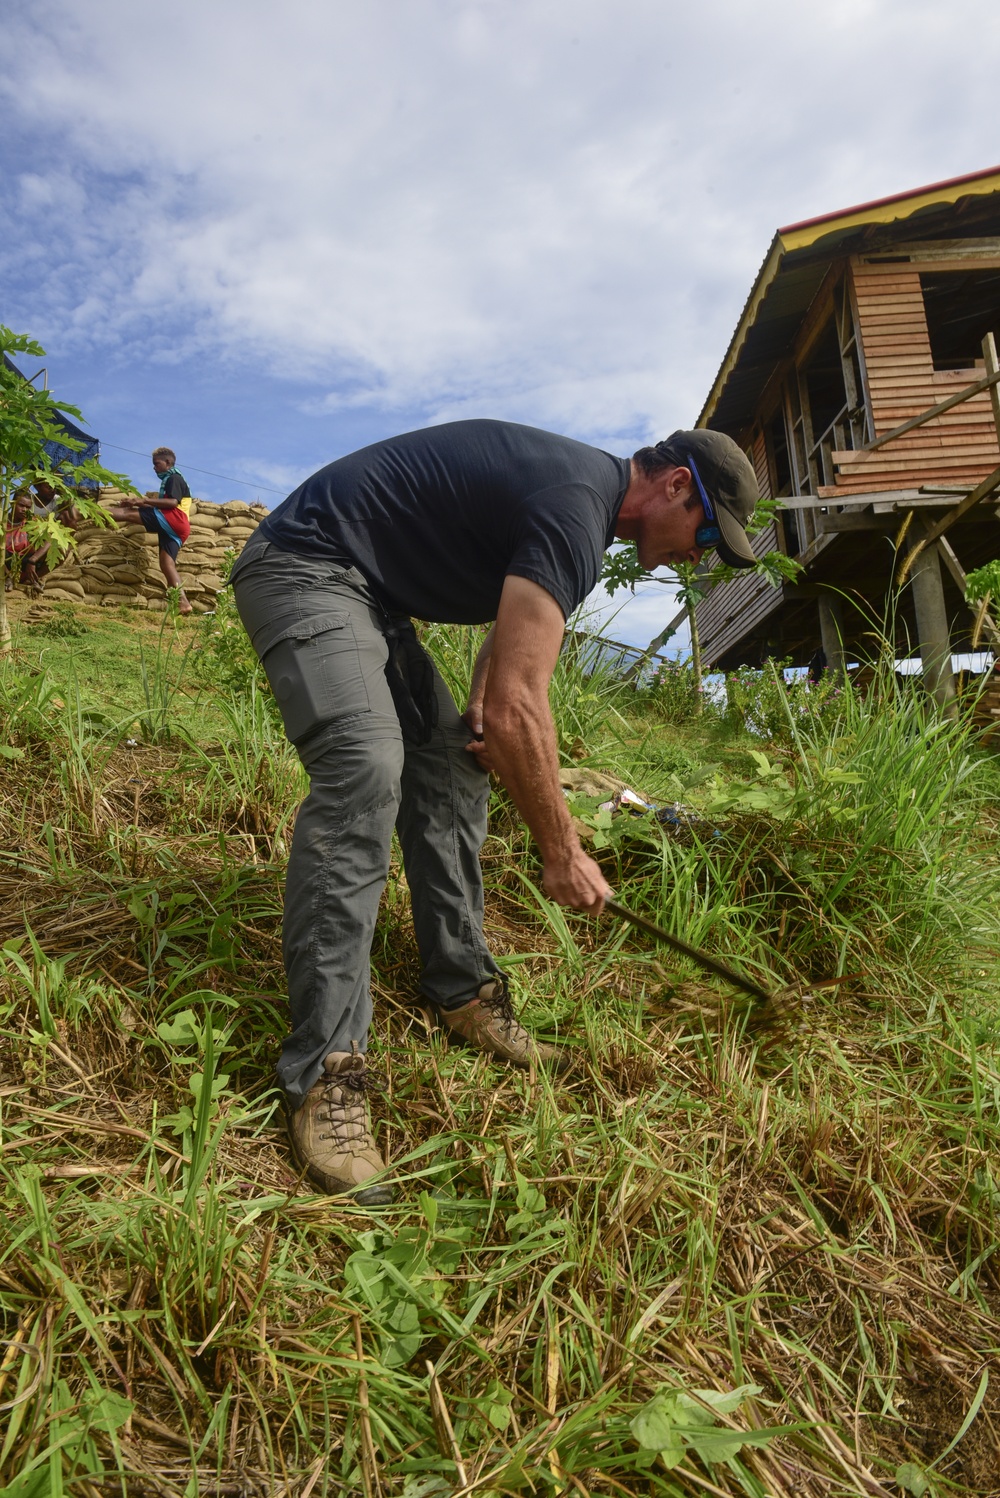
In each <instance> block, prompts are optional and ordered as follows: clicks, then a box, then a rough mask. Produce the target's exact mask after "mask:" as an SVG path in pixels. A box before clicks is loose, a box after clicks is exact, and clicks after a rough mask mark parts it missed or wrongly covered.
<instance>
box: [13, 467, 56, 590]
mask: <svg viewBox="0 0 1000 1498" xmlns="http://www.w3.org/2000/svg"><path fill="white" fill-rule="evenodd" d="M30 519H31V495H30V493H29V492H28V490H27V489H22V490H20V492H19V493H17V494H15V496H14V508H13V510H12V512H11V517H10V520H9V521H8V523H7V529H6V532H5V534H4V559H5V563H6V567H5V571H4V589H5V591H6V592H8V593H9V592H10V590H11V589H12V588H13V586H14V584H15V582H18V583H23V584H24V586H25V587H27V588H30V589H31V590H32V592H34V593H40V592H41V591H42V589H43V588H44V586H45V584H44V582H43V581H42V579H43V577H44V575H45V573H46V572H47V571H48V560H47V558H48V550H49V543H48V542H47V541H46V543H45V545H44V546H32V544H31V541H30V540H29V539H28V532H27V528H26V527H27V524H28V521H29V520H30Z"/></svg>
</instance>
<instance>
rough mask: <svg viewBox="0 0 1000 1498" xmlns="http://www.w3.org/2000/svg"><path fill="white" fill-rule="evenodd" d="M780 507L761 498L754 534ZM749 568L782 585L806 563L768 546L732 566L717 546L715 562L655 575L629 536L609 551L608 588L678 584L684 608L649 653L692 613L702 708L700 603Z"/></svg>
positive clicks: (651, 644)
mask: <svg viewBox="0 0 1000 1498" xmlns="http://www.w3.org/2000/svg"><path fill="white" fill-rule="evenodd" d="M779 508H780V501H775V500H771V499H762V500H761V501H760V503H759V504H758V505H757V508H756V509H755V511H754V513H753V515H752V517H751V519H750V523H749V524H748V526H747V531H748V532H749V534H751V535H753V534H754V533H755V532H757V531H760V530H763V528H764V527H765V526H766V525H769V524H770V522H771V521H772V520H773V519H774V514H775V511H776V510H777V509H779ZM748 570H752V571H754V572H756V573H757V574H758V576H760V577H766V578H767V580H768V581H769V582H770V583H771V584H772V586H773V587H776V588H780V586H781V584H782V582H784V581H786V580H787V581H789V582H794V580H795V578H796V577H797V576H798V574H799V573H800V572H801V571H802V568H801V567H800V565H799V563H798V562H796V561H793V560H792V558H791V557H788V556H786V555H785V553H784V552H783V551H768V552H765V553H764V555H763V556H760V557H758V558H757V562H756V565H755V566H754V567H753V568H752V569H748V568H736V567H730V566H728V565H727V564H726V563H725V562H722V561H720V560H719V558H718V556H717V555H716V554H715V553H714V552H713V553H711V561H710V562H708V561H707V560H706V559H703V560H702V561H701V562H699V563H698V564H697V565H694V564H693V563H691V562H682V563H679V564H678V565H677V566H676V567H674V568H672V569H671V576H669V577H654V576H653V574H652V573H650V572H647V571H646V570H645V568H643V567H642V566H641V565H640V562H639V558H638V556H637V554H636V549H635V544H634V543H633V542H629V543H628V545H626V546H622V547H620V548H619V549H618V550H616V551H614V552H609V553H608V554H607V556H606V557H605V558H604V572H603V575H602V581H603V583H604V586H605V588H606V589H607V591H608V593H609V594H612V595H613V594H614V593H616V592H617V591H618V589H619V588H629V589H630V590H631V591H632V592H634V591H635V586H636V583H639V582H657V583H663V584H665V585H666V586H668V587H673V588H674V590H675V593H676V597H677V599H678V600H679V601H680V603H681V609H680V612H679V613H678V614H677V615H675V617H674V619H673V622H672V623H671V624H670V625H668V626H667V628H666V629H664V630H663V631H662V632H661V633H660V634H658V635H656V636H655V637H654V638H653V639H652V640H650V642H649V644H648V645H647V646H646V650H645V652H644V654H645V655H647V656H649V655H653V654H654V653H655V652H656V651H657V650H659V649H660V647H661V646H662V645H665V644H666V642H667V640H669V639H670V637H671V635H673V634H674V633H676V630H677V629H679V627H680V624H681V621H682V619H683V618H684V617H685V616H686V617H687V619H688V620H689V622H690V625H691V669H692V675H693V678H694V688H695V693H696V703H697V707H698V711H700V708H701V686H702V658H701V638H700V635H699V632H698V620H697V616H696V612H695V611H696V608H697V606H698V604H699V603H700V602H701V601H702V599H703V598H707V597H708V595H709V593H711V592H712V591H713V590H714V589H715V588H718V587H719V586H721V584H723V583H728V582H732V581H733V580H734V578H737V577H743V576H745V575H746V573H747V571H748Z"/></svg>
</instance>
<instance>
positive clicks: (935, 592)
mask: <svg viewBox="0 0 1000 1498" xmlns="http://www.w3.org/2000/svg"><path fill="white" fill-rule="evenodd" d="M911 586H912V588H913V607H914V609H915V610H916V615H917V635H918V637H919V640H920V658H921V661H922V662H923V674H924V686H925V687H926V688H927V691H928V692H929V693H930V695H931V696H932V697H933V698H934V701H935V702H936V703H937V705H938V707H939V708H940V709H941V711H942V712H943V713H945V714H946V715H947V716H948V717H949V718H950V717H953V716H954V715H955V712H956V711H957V702H956V696H955V676H954V672H953V671H952V669H951V634H950V631H949V629H948V615H947V613H946V612H945V606H944V585H943V583H942V581H941V558H940V554H939V553H938V550H937V547H934V546H927V547H925V548H924V549H923V550H922V551H921V552H920V554H919V555H918V557H917V560H916V562H915V563H914V564H913V572H912V574H911Z"/></svg>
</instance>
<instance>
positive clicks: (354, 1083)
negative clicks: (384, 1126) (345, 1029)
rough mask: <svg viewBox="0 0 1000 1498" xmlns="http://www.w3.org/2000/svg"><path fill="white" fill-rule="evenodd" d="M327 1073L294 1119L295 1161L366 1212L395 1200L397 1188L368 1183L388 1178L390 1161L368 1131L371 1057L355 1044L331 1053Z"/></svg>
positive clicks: (291, 1125) (321, 1183) (291, 1128)
mask: <svg viewBox="0 0 1000 1498" xmlns="http://www.w3.org/2000/svg"><path fill="white" fill-rule="evenodd" d="M323 1068H324V1073H325V1074H324V1075H323V1076H322V1077H320V1079H319V1081H318V1082H316V1083H315V1084H314V1085H313V1086H312V1087H310V1089H309V1091H308V1092H307V1093H306V1099H305V1102H304V1103H303V1104H302V1107H301V1108H297V1109H296V1110H295V1112H294V1113H293V1114H292V1115H291V1117H290V1118H289V1122H288V1132H289V1135H290V1137H291V1141H292V1151H293V1153H294V1155H295V1158H296V1160H297V1161H298V1162H299V1164H300V1165H301V1166H304V1167H305V1172H306V1174H307V1175H308V1177H309V1179H310V1180H311V1181H314V1182H315V1183H316V1185H317V1186H319V1187H321V1188H322V1190H323V1191H327V1192H329V1193H330V1195H331V1196H339V1195H340V1194H341V1193H342V1192H350V1193H351V1194H352V1195H353V1197H354V1200H355V1201H356V1202H359V1203H360V1204H361V1206H363V1207H376V1206H383V1205H384V1204H385V1203H386V1202H390V1201H392V1187H391V1186H388V1185H386V1184H385V1182H379V1183H378V1184H377V1185H372V1186H369V1185H367V1184H366V1182H368V1181H371V1180H372V1179H373V1177H375V1176H377V1175H381V1174H382V1172H383V1171H384V1170H385V1161H384V1160H383V1159H382V1156H381V1155H380V1154H379V1152H378V1149H377V1148H376V1145H375V1141H374V1139H373V1138H372V1136H371V1132H370V1130H369V1128H368V1117H367V1113H368V1110H367V1106H366V1102H365V1092H366V1090H367V1087H368V1085H369V1083H368V1076H367V1073H366V1072H365V1058H364V1056H362V1055H361V1053H360V1051H359V1050H358V1048H357V1045H356V1044H355V1046H354V1049H353V1051H331V1052H330V1054H329V1056H327V1058H326V1060H325V1061H324V1062H323Z"/></svg>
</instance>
